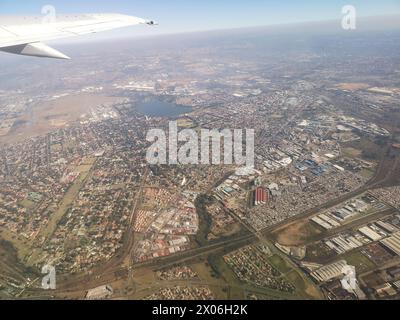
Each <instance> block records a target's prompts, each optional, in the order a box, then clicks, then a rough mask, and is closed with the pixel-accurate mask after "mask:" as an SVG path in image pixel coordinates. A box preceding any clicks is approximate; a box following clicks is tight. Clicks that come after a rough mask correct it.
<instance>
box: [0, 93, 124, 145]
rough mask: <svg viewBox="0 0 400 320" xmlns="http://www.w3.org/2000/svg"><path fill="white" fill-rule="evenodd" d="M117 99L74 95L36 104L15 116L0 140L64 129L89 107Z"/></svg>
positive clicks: (17, 138)
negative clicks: (16, 117) (10, 126)
mask: <svg viewBox="0 0 400 320" xmlns="http://www.w3.org/2000/svg"><path fill="white" fill-rule="evenodd" d="M118 101H120V98H118V97H108V96H101V95H92V94H76V95H69V96H64V97H59V98H56V99H54V100H51V101H47V102H44V103H40V104H37V105H36V106H34V107H32V109H31V110H30V112H29V113H27V114H25V115H23V116H21V117H20V118H18V119H17V120H16V121H15V123H14V126H13V127H12V128H11V130H9V132H8V134H6V135H4V136H2V137H0V143H5V142H7V143H15V142H18V141H22V140H25V139H28V138H32V137H36V136H40V135H44V134H47V133H49V132H52V131H54V130H57V129H60V128H64V127H66V126H68V125H71V124H72V123H74V122H76V121H78V120H80V119H82V118H83V117H84V116H85V115H87V114H88V112H90V110H91V109H93V108H96V107H98V106H100V105H110V104H113V103H117V102H118Z"/></svg>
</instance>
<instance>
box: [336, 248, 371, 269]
mask: <svg viewBox="0 0 400 320" xmlns="http://www.w3.org/2000/svg"><path fill="white" fill-rule="evenodd" d="M342 258H343V259H344V260H346V261H347V263H348V264H349V265H351V266H353V267H355V268H356V272H357V273H358V274H360V273H365V272H368V271H370V270H373V269H375V268H376V265H375V263H373V262H372V261H371V260H369V259H368V258H367V257H366V256H365V255H363V254H362V253H361V252H360V251H355V252H350V253H349V254H345V255H344V256H342Z"/></svg>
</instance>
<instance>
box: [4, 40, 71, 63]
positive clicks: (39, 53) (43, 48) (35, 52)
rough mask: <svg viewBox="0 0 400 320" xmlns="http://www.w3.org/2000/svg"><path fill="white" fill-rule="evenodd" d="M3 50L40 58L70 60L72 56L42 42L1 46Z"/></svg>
mask: <svg viewBox="0 0 400 320" xmlns="http://www.w3.org/2000/svg"><path fill="white" fill-rule="evenodd" d="M0 50H1V51H4V52H8V53H14V54H19V55H23V56H31V57H39V58H54V59H65V60H70V59H71V58H70V57H68V56H66V55H65V54H63V53H62V52H60V51H57V50H56V49H53V48H52V47H49V46H48V45H45V44H44V43H41V42H35V43H28V44H20V45H16V46H10V47H3V48H0Z"/></svg>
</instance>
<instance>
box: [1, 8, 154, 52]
mask: <svg viewBox="0 0 400 320" xmlns="http://www.w3.org/2000/svg"><path fill="white" fill-rule="evenodd" d="M139 24H148V25H154V24H155V23H154V21H148V20H145V19H142V18H137V17H131V16H127V15H122V14H112V13H109V14H84V15H62V16H60V15H57V19H56V21H54V22H50V23H43V22H42V18H40V17H36V18H33V17H32V18H23V17H20V18H6V17H4V18H2V17H0V50H1V51H5V52H9V53H14V54H20V55H27V56H35V57H46V58H57V59H69V57H67V56H66V55H64V54H63V53H61V52H59V51H57V50H55V49H53V48H51V47H49V46H47V45H45V44H44V43H42V42H43V41H49V40H55V39H61V38H68V37H73V36H79V35H84V34H89V33H96V32H101V31H106V30H112V29H116V28H122V27H127V26H134V25H139Z"/></svg>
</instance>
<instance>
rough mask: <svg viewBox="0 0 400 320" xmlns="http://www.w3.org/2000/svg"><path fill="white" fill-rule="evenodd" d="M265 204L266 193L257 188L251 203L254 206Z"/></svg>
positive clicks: (266, 199) (266, 200) (262, 189)
mask: <svg viewBox="0 0 400 320" xmlns="http://www.w3.org/2000/svg"><path fill="white" fill-rule="evenodd" d="M267 202H268V193H267V191H266V190H265V189H264V188H262V187H258V188H257V189H256V190H254V191H253V203H254V205H255V206H258V205H260V204H266V203H267Z"/></svg>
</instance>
